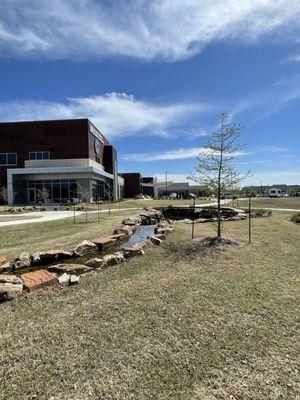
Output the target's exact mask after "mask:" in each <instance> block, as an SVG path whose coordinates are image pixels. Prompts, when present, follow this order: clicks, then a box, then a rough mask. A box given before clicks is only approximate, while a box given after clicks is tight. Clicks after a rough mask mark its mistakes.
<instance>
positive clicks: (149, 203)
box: [0, 199, 215, 212]
mask: <svg viewBox="0 0 300 400" xmlns="http://www.w3.org/2000/svg"><path fill="white" fill-rule="evenodd" d="M211 201H212V202H214V201H215V200H214V199H212V200H211ZM192 203H193V202H192V200H191V199H187V200H164V199H161V200H124V201H121V202H120V203H111V205H110V207H111V209H118V208H119V207H121V208H144V207H155V206H156V207H167V206H168V205H170V204H172V205H173V206H174V207H176V206H181V205H192ZM206 203H210V200H204V199H199V200H197V204H206ZM16 207H18V206H16ZM46 207H47V206H46ZM97 207H98V206H97V204H90V205H89V208H90V209H95V210H96V209H97ZM7 208H8V209H9V208H10V206H8V207H7ZM52 208H53V207H51V209H52ZM101 208H102V209H108V208H109V205H108V203H107V202H105V203H103V204H102V205H101ZM0 212H4V206H1V205H0Z"/></svg>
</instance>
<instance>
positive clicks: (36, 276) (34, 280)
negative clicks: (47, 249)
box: [21, 269, 57, 291]
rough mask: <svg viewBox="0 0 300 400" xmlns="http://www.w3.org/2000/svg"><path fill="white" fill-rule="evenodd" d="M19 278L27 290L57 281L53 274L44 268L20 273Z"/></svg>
mask: <svg viewBox="0 0 300 400" xmlns="http://www.w3.org/2000/svg"><path fill="white" fill-rule="evenodd" d="M21 279H22V281H23V282H24V286H25V287H26V288H27V289H28V290H29V291H32V290H36V289H40V288H41V287H44V286H49V285H53V284H54V283H55V282H56V281H57V278H56V276H55V275H53V274H51V273H50V272H48V271H46V270H44V269H40V270H38V271H33V272H27V273H25V274H22V275H21Z"/></svg>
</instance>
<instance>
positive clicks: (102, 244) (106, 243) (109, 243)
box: [92, 236, 118, 250]
mask: <svg viewBox="0 0 300 400" xmlns="http://www.w3.org/2000/svg"><path fill="white" fill-rule="evenodd" d="M92 242H93V243H95V245H96V246H97V247H98V250H103V249H108V248H110V247H113V246H116V244H117V243H118V239H116V238H113V237H111V236H109V237H104V238H99V239H93V240H92Z"/></svg>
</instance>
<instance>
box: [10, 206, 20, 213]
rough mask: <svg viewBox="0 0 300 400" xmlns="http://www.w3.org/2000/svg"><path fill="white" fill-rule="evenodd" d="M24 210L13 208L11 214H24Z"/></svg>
mask: <svg viewBox="0 0 300 400" xmlns="http://www.w3.org/2000/svg"><path fill="white" fill-rule="evenodd" d="M23 211H24V210H23V208H22V207H12V208H11V209H10V210H9V212H10V213H11V214H20V213H21V212H23Z"/></svg>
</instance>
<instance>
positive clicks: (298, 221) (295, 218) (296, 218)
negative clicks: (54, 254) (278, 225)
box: [291, 212, 300, 224]
mask: <svg viewBox="0 0 300 400" xmlns="http://www.w3.org/2000/svg"><path fill="white" fill-rule="evenodd" d="M291 220H292V221H293V222H295V223H296V224H300V212H298V213H296V214H294V215H292V216H291Z"/></svg>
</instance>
